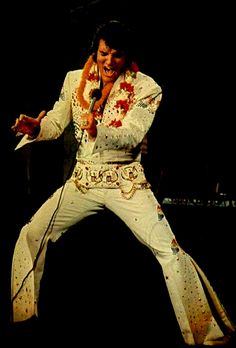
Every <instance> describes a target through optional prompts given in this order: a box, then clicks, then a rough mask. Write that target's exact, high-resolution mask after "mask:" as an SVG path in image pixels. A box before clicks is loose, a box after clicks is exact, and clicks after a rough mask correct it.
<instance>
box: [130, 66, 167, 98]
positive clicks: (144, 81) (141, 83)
mask: <svg viewBox="0 0 236 348" xmlns="http://www.w3.org/2000/svg"><path fill="white" fill-rule="evenodd" d="M133 83H134V87H135V90H136V93H137V94H141V95H151V94H152V95H156V96H158V95H161V94H162V88H161V86H160V85H159V84H158V82H157V81H155V80H154V78H152V77H151V76H149V75H146V74H144V73H143V72H141V71H138V72H137V73H136V75H135V78H134V79H133Z"/></svg>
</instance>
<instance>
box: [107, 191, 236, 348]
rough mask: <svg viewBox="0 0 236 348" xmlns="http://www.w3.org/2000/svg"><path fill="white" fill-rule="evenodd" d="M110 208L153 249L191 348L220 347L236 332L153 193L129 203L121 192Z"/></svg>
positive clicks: (111, 199) (109, 202)
mask: <svg viewBox="0 0 236 348" xmlns="http://www.w3.org/2000/svg"><path fill="white" fill-rule="evenodd" d="M107 206H108V207H109V208H110V209H111V210H112V211H113V212H114V213H116V214H117V215H118V216H119V217H120V218H121V219H122V220H123V221H124V222H125V223H126V224H127V226H128V227H129V228H130V229H131V231H132V232H133V233H134V235H135V236H136V237H137V238H138V239H139V240H140V241H141V242H142V243H143V244H145V245H146V246H147V247H148V248H150V249H151V251H152V252H153V254H154V255H155V257H156V259H157V260H158V262H159V263H160V265H161V267H162V271H163V275H164V278H165V282H166V285H167V289H168V292H169V295H170V299H171V303H172V306H173V309H174V313H175V316H176V319H177V321H178V324H179V327H180V330H181V333H182V336H183V339H184V341H185V343H187V344H188V345H196V344H204V345H217V344H218V343H219V342H220V341H221V342H224V341H225V340H227V338H228V337H227V335H228V334H230V333H232V332H233V331H235V326H234V324H232V322H231V320H230V319H229V317H228V315H227V313H226V311H225V309H224V307H223V305H222V304H221V302H220V300H219V299H218V297H217V295H216V293H215V291H214V290H213V288H212V287H211V285H210V282H209V280H208V279H207V277H206V275H205V274H204V272H203V271H202V270H201V269H200V267H199V266H198V265H197V263H196V262H195V261H194V260H193V258H192V257H191V256H190V255H189V254H188V253H186V252H185V251H184V250H183V249H182V248H181V247H180V246H179V244H178V242H177V241H176V238H175V235H174V233H173V232H172V230H171V227H170V226H169V223H168V221H167V220H166V217H165V215H164V213H163V211H162V209H161V206H160V204H159V203H158V201H157V200H156V198H155V196H154V194H153V193H152V192H151V191H150V190H137V191H136V192H135V194H134V196H133V197H132V198H131V199H130V200H129V201H128V202H127V201H126V200H125V199H124V198H123V197H121V195H119V192H117V195H116V197H114V194H113V195H112V196H111V195H109V194H108V195H107Z"/></svg>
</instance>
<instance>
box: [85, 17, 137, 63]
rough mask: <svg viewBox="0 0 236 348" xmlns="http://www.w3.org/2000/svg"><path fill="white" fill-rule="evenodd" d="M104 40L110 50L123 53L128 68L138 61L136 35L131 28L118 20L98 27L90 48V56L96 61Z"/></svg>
mask: <svg viewBox="0 0 236 348" xmlns="http://www.w3.org/2000/svg"><path fill="white" fill-rule="evenodd" d="M101 39H102V40H104V41H105V42H106V44H107V46H109V47H110V48H113V49H116V50H119V51H123V52H124V53H125V56H126V66H130V65H131V63H132V62H135V61H136V53H135V47H134V46H135V45H134V42H135V35H134V33H133V31H132V30H131V28H129V27H128V26H127V25H126V24H125V23H122V22H120V21H118V20H109V21H108V22H106V23H103V24H101V25H99V26H98V27H97V30H96V32H95V34H94V37H93V40H92V44H91V47H90V54H92V55H93V59H94V60H96V53H97V50H98V46H99V41H100V40H101Z"/></svg>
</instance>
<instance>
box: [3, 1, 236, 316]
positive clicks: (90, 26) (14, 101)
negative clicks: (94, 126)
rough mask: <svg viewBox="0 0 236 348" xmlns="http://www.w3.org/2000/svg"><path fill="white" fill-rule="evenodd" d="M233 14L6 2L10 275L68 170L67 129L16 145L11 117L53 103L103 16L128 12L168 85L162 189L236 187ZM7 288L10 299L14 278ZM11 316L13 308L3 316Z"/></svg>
mask: <svg viewBox="0 0 236 348" xmlns="http://www.w3.org/2000/svg"><path fill="white" fill-rule="evenodd" d="M232 16H233V11H232V9H230V8H228V7H227V6H226V5H225V6H219V7H217V5H216V4H214V5H211V4H208V6H207V5H206V4H205V2H202V3H201V2H200V1H199V2H195V3H191V4H188V5H186V4H182V3H180V2H178V3H175V4H173V3H171V2H170V1H167V2H164V3H163V2H158V1H157V2H155V3H153V2H152V1H148V2H145V3H143V4H138V3H137V2H136V1H119V2H117V3H113V2H111V1H106V0H103V1H102V0H100V1H67V2H66V3H64V4H60V3H56V4H55V5H54V4H52V3H50V4H49V2H44V1H41V2H39V3H37V4H35V3H34V2H31V3H25V2H20V3H17V4H14V5H13V4H10V3H9V4H6V5H4V6H3V7H2V10H1V17H2V19H1V24H0V25H1V52H2V54H1V67H2V69H1V86H2V88H1V96H2V98H1V103H0V126H1V154H2V160H1V162H2V166H1V176H2V188H1V192H2V195H1V197H2V203H3V207H2V235H1V250H2V252H1V257H2V258H3V262H2V264H3V265H4V267H3V282H4V284H5V285H6V284H9V268H10V260H11V252H12V248H13V245H14V243H15V239H16V237H17V235H18V233H19V228H20V226H21V225H22V223H24V222H25V220H26V219H27V218H28V217H29V216H30V215H31V213H32V212H33V210H34V209H35V208H36V207H37V206H38V205H39V204H40V203H41V202H42V201H43V200H44V199H45V197H46V196H48V194H50V192H52V191H53V190H54V188H55V187H56V186H57V185H58V184H60V182H61V178H62V176H63V168H62V165H63V158H62V152H61V150H63V139H60V140H59V141H56V142H53V143H51V144H48V143H47V144H40V146H34V147H33V149H25V150H23V151H20V152H19V153H16V152H14V147H15V145H16V144H17V142H18V141H19V139H16V138H15V136H14V134H12V132H11V130H10V127H11V125H12V124H13V123H14V120H15V118H16V117H17V116H18V115H19V114H20V113H26V114H29V115H32V116H34V115H35V116H36V115H37V114H38V113H39V112H40V111H41V110H42V109H46V110H48V109H50V108H51V107H52V105H53V103H54V102H55V100H56V99H57V97H58V94H59V91H60V88H61V84H62V82H63V79H64V76H65V73H66V72H67V71H68V70H71V69H77V68H78V67H80V66H82V65H83V63H84V60H85V57H86V53H87V49H88V46H89V43H90V40H91V37H92V34H93V32H94V29H95V28H96V26H97V24H98V23H100V22H102V21H103V19H106V18H118V19H124V20H126V21H129V22H130V24H131V25H133V26H134V27H135V28H136V30H137V32H138V41H139V48H140V67H141V70H143V71H144V72H146V73H148V74H150V75H152V76H153V77H154V78H155V79H156V80H157V81H158V83H159V84H160V85H161V86H162V88H163V92H164V96H163V102H162V105H161V106H160V109H159V111H158V117H157V121H156V122H155V124H154V127H153V131H152V132H151V133H150V135H149V144H148V146H149V147H148V156H147V158H146V159H145V160H146V161H147V174H148V175H149V176H150V179H151V181H152V183H153V187H154V189H155V190H159V191H160V193H161V196H162V197H164V196H168V195H170V196H174V197H175V196H179V195H180V196H181V195H183V196H197V197H199V196H200V197H204V198H205V197H212V196H214V195H215V189H216V184H217V182H219V183H220V190H221V191H222V192H225V193H226V194H227V195H229V196H231V197H235V193H236V190H235V180H234V178H235V168H234V159H235V141H234V127H233V116H234V113H235V112H234V92H235V88H234V76H235V74H234V53H233V51H234V47H233V42H234V37H233V32H234V31H233V18H232ZM29 158H30V164H29V163H28V166H30V172H29V173H28V172H27V168H28V166H27V161H28V160H29ZM3 226H4V227H3ZM196 233H197V231H196ZM2 294H3V296H2V299H3V303H4V305H5V303H6V301H5V298H6V299H8V297H9V288H8V286H4V287H3V291H2ZM3 308H4V310H5V307H4V306H3ZM6 316H7V310H6V311H3V317H4V318H3V320H5V319H6Z"/></svg>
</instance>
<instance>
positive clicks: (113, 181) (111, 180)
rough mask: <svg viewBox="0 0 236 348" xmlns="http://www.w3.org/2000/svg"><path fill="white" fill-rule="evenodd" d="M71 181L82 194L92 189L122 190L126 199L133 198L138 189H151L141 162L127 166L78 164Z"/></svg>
mask: <svg viewBox="0 0 236 348" xmlns="http://www.w3.org/2000/svg"><path fill="white" fill-rule="evenodd" d="M71 180H73V181H74V182H75V184H76V186H77V188H78V189H79V190H80V191H81V192H84V193H86V192H87V190H88V189H91V188H120V189H121V192H122V194H123V195H124V196H125V198H131V197H132V196H133V194H134V192H135V191H136V190H137V189H144V188H149V187H150V184H149V183H148V182H147V180H146V177H145V174H144V170H143V166H142V165H141V164H140V163H139V162H132V163H130V164H125V165H124V164H110V163H102V164H95V163H90V162H88V163H86V162H77V164H76V166H75V169H74V171H73V174H72V177H71Z"/></svg>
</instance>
